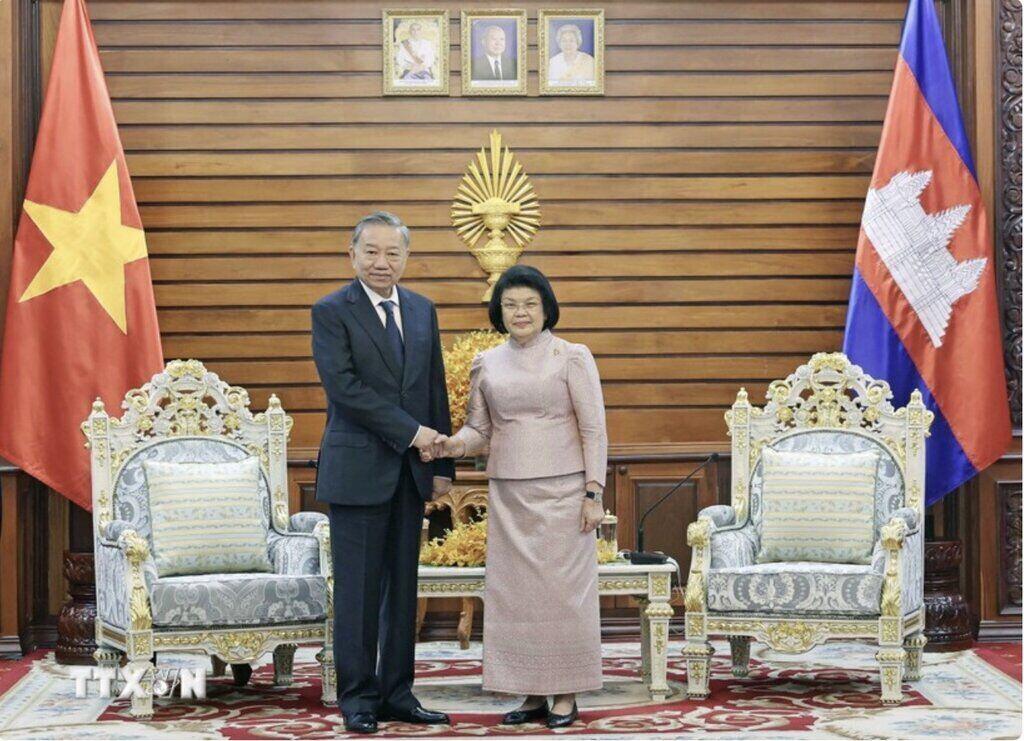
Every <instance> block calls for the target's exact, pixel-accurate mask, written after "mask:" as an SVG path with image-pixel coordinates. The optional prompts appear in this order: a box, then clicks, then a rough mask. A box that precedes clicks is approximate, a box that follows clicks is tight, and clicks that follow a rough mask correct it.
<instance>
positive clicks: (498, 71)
mask: <svg viewBox="0 0 1024 741" xmlns="http://www.w3.org/2000/svg"><path fill="white" fill-rule="evenodd" d="M494 79H495V80H500V79H501V62H499V61H498V60H497V59H495V60H494Z"/></svg>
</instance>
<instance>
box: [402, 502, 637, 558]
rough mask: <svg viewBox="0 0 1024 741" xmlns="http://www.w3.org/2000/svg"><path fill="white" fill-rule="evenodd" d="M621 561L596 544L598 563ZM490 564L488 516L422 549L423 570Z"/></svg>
mask: <svg viewBox="0 0 1024 741" xmlns="http://www.w3.org/2000/svg"><path fill="white" fill-rule="evenodd" d="M618 559H619V554H618V553H617V552H616V551H615V545H614V544H613V543H610V542H608V541H605V540H600V539H598V541H597V562H598V563H612V562H613V561H617V560H618ZM486 560H487V515H486V514H485V515H484V516H483V517H481V518H480V519H479V520H473V521H471V522H460V523H459V524H458V525H456V526H455V527H453V528H452V529H451V530H445V533H444V535H443V536H441V537H439V538H434V539H433V540H428V541H427V542H426V543H424V544H423V547H422V548H420V563H421V564H423V565H424V566H483V565H484V562H485V561H486Z"/></svg>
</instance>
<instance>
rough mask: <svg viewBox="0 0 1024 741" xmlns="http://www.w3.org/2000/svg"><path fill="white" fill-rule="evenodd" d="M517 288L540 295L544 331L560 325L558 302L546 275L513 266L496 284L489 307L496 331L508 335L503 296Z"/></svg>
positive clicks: (534, 269)
mask: <svg viewBox="0 0 1024 741" xmlns="http://www.w3.org/2000/svg"><path fill="white" fill-rule="evenodd" d="M516 287H521V288H532V289H533V290H535V291H536V292H537V293H539V294H540V300H541V303H542V304H543V305H544V329H551V328H552V327H554V326H555V325H556V324H558V300H557V299H556V298H555V292H554V291H553V290H551V283H549V282H548V279H547V278H546V277H544V273H542V272H540V271H539V270H537V268H531V267H530V266H529V265H513V266H512V267H510V268H509V269H508V270H506V271H505V272H504V273H502V274H501V277H500V278H498V282H497V283H495V284H494V292H493V293H491V303H490V304H489V305H488V306H487V315H488V316H489V317H490V319H491V325H492V326H493V327H494V329H496V330H497V331H498V332H501V333H502V334H508V329H506V327H505V322H504V321H503V320H502V318H501V296H502V294H504V293H505V290H506V289H508V288H516Z"/></svg>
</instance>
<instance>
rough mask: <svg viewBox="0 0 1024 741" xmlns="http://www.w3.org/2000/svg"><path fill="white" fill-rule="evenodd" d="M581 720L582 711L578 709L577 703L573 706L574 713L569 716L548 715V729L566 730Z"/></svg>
mask: <svg viewBox="0 0 1024 741" xmlns="http://www.w3.org/2000/svg"><path fill="white" fill-rule="evenodd" d="M579 719H580V709H579V708H578V707H576V703H573V704H572V712H570V713H569V714H568V715H558V714H557V713H548V728H565V727H567V726H571V725H572V724H573V723H575V722H576V721H578V720H579Z"/></svg>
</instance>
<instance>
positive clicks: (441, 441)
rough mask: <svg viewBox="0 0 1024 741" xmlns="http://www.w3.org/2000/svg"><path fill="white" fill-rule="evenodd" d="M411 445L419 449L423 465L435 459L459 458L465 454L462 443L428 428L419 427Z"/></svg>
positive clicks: (464, 445)
mask: <svg viewBox="0 0 1024 741" xmlns="http://www.w3.org/2000/svg"><path fill="white" fill-rule="evenodd" d="M412 444H413V445H414V446H415V447H416V448H417V449H419V451H420V460H421V461H423V462H424V463H430V461H432V460H434V459H435V458H461V457H462V456H464V455H465V454H466V444H465V443H464V442H462V441H461V440H455V439H453V438H451V437H449V436H448V435H442V434H441V433H440V432H438V431H437V430H433V429H431V428H429V427H420V431H419V432H418V433H416V439H414V440H413V441H412Z"/></svg>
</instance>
